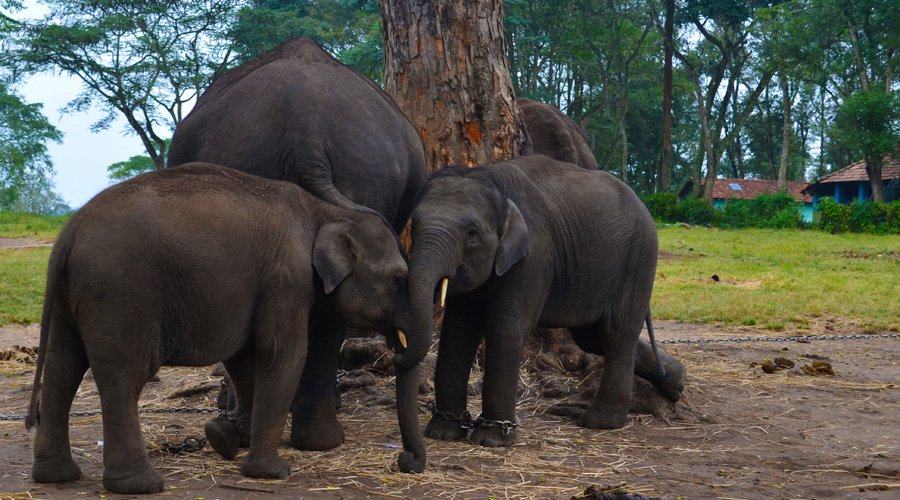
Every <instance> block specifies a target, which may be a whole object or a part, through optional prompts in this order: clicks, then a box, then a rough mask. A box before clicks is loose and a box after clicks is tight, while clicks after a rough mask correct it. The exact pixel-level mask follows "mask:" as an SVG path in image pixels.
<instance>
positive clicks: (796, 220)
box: [764, 206, 803, 229]
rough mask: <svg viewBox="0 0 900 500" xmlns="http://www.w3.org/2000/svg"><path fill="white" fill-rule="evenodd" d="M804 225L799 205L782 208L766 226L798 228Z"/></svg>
mask: <svg viewBox="0 0 900 500" xmlns="http://www.w3.org/2000/svg"><path fill="white" fill-rule="evenodd" d="M802 225H803V219H802V218H801V217H800V211H799V210H797V207H795V206H794V207H787V208H782V209H781V210H779V211H778V212H776V213H775V215H773V216H772V217H770V218H769V219H768V220H767V221H766V225H765V226H764V227H772V228H776V229H787V228H798V227H801V226H802Z"/></svg>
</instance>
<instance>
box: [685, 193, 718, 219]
mask: <svg viewBox="0 0 900 500" xmlns="http://www.w3.org/2000/svg"><path fill="white" fill-rule="evenodd" d="M716 212H717V210H716V209H714V208H713V207H712V205H710V204H709V202H708V201H706V200H701V199H699V198H685V199H683V200H681V203H679V204H678V220H679V221H681V222H687V223H688V224H712V223H713V221H714V220H716V219H718V218H717V217H716Z"/></svg>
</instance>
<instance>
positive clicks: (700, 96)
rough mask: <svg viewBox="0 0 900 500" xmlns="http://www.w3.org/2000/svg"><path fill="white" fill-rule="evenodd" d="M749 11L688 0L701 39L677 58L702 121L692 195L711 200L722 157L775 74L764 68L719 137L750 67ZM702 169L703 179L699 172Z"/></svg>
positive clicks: (735, 0)
mask: <svg viewBox="0 0 900 500" xmlns="http://www.w3.org/2000/svg"><path fill="white" fill-rule="evenodd" d="M752 14H753V9H752V6H751V5H749V4H748V3H746V2H743V1H739V0H689V1H688V2H687V6H686V9H685V16H686V19H688V20H689V22H690V23H691V24H692V26H693V27H694V28H695V29H696V30H697V32H698V33H699V34H700V35H701V39H700V40H701V41H700V43H697V44H694V46H693V47H689V48H690V49H691V50H690V51H682V50H680V49H678V48H677V47H676V49H675V56H676V57H678V59H679V60H680V61H681V62H682V64H683V65H684V67H685V69H686V70H687V72H688V74H689V75H690V78H691V80H692V82H693V86H694V92H695V95H696V98H697V114H698V117H699V121H700V138H701V139H700V141H699V145H698V148H697V156H696V158H695V160H694V174H693V180H694V192H695V194H697V195H698V196H701V197H703V198H705V199H711V198H712V188H713V185H714V180H715V178H716V177H717V175H718V172H719V163H720V161H721V159H722V154H723V153H724V152H725V150H726V149H727V148H728V146H729V145H730V144H731V143H732V142H733V141H734V140H735V138H736V137H737V135H738V134H740V132H741V128H742V127H743V124H744V122H745V121H746V119H747V117H748V116H749V115H750V113H751V112H752V110H753V107H754V106H755V103H756V101H757V100H758V99H759V96H760V94H762V92H763V90H765V88H766V86H767V85H768V83H769V80H771V78H772V75H773V74H774V70H773V69H772V68H771V67H764V68H762V69H761V71H760V73H759V79H758V81H757V83H756V85H755V87H754V88H753V90H752V91H750V92H749V93H747V95H746V97H745V98H744V99H743V100H742V101H743V102H742V104H741V107H742V111H741V112H740V114H738V116H737V118H736V119H734V120H733V121H732V123H731V124H730V130H729V131H728V133H727V134H723V130H724V129H725V126H726V124H727V122H728V118H729V110H730V107H731V106H732V105H733V102H735V101H734V99H733V95H734V93H735V92H742V90H743V89H742V88H741V87H739V86H738V84H739V83H743V82H744V81H745V76H744V73H745V71H746V70H748V69H749V67H750V66H751V65H752V62H753V53H752V51H751V50H750V48H749V46H748V45H749V43H750V39H749V38H750V34H751V32H752V30H751V26H752V24H753V22H754V21H753V16H752ZM704 166H705V167H706V172H705V174H704V173H703V172H702V169H703V167H704Z"/></svg>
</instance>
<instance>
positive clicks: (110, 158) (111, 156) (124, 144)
mask: <svg viewBox="0 0 900 500" xmlns="http://www.w3.org/2000/svg"><path fill="white" fill-rule="evenodd" d="M18 90H19V92H20V93H21V94H22V96H23V97H24V98H25V101H26V102H28V103H41V104H43V105H44V108H43V113H44V116H46V117H47V119H48V120H49V121H50V123H52V124H53V125H55V126H56V127H57V128H58V129H59V130H61V131H62V132H63V134H65V135H64V136H63V140H62V142H61V143H59V144H56V143H53V142H50V143H48V144H47V149H48V152H49V153H50V158H51V159H52V161H53V167H54V170H55V171H56V175H55V176H54V177H53V181H54V183H55V185H56V187H55V191H56V192H57V193H58V194H59V195H60V196H62V197H63V199H64V200H66V203H67V204H68V205H69V206H70V207H72V208H78V207H80V206H82V205H84V204H85V202H87V201H88V200H89V199H91V198H92V197H93V196H94V195H95V194H97V193H99V192H100V191H102V190H103V189H104V188H106V187H107V186H109V185H111V184H112V182H110V180H109V178H108V177H107V175H106V167H108V166H109V165H111V164H113V163H115V162H118V161H124V160H127V159H128V158H130V157H132V156H134V155H137V154H145V150H144V147H143V145H142V144H141V141H140V139H138V138H137V136H135V135H127V134H126V127H127V123H126V122H125V119H124V118H119V119H117V120H116V121H115V123H113V125H112V126H111V127H110V128H109V129H107V130H104V131H102V132H99V133H93V132H91V124H92V123H94V122H95V121H97V120H98V119H99V118H101V117H102V116H103V113H102V111H101V110H100V108H99V107H95V108H92V109H90V110H89V111H86V112H81V113H66V114H63V113H62V112H61V111H60V109H62V108H63V107H64V106H65V105H66V104H67V103H68V102H69V101H71V100H72V99H73V98H75V96H77V95H78V93H79V92H80V91H81V82H80V81H79V80H77V79H75V78H71V77H68V76H65V75H53V74H40V75H36V76H33V77H31V78H29V79H28V80H26V81H25V82H24V83H23V84H22V85H21V86H20V87H19V88H18Z"/></svg>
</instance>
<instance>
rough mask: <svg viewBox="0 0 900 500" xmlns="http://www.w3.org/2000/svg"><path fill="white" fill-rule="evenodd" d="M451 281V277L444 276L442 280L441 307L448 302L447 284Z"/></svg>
mask: <svg viewBox="0 0 900 500" xmlns="http://www.w3.org/2000/svg"><path fill="white" fill-rule="evenodd" d="M448 283H450V278H444V279H442V280H441V302H440V305H441V307H444V303H446V302H447V284H448Z"/></svg>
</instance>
